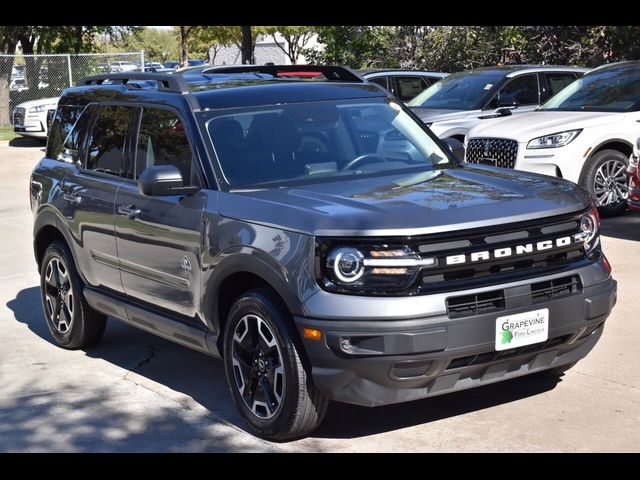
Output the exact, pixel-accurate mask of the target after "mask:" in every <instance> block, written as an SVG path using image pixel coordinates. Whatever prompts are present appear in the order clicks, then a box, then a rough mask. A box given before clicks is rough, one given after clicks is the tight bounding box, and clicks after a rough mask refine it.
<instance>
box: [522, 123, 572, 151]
mask: <svg viewBox="0 0 640 480" xmlns="http://www.w3.org/2000/svg"><path fill="white" fill-rule="evenodd" d="M581 131H582V129H581V128H580V129H578V130H567V131H566V132H558V133H552V134H550V135H545V136H544V137H538V138H534V139H533V140H530V141H529V143H528V144H527V148H529V149H531V148H557V147H564V146H565V145H568V144H570V143H571V142H572V141H573V139H574V138H576V137H577V136H578V134H579V133H580V132H581Z"/></svg>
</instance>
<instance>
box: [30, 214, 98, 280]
mask: <svg viewBox="0 0 640 480" xmlns="http://www.w3.org/2000/svg"><path fill="white" fill-rule="evenodd" d="M55 240H59V241H61V242H63V243H65V244H66V246H67V248H68V249H69V253H70V254H71V258H72V259H73V262H74V263H75V265H76V266H77V265H78V262H77V261H76V258H75V255H74V252H73V248H71V245H72V242H71V238H70V235H69V233H68V232H67V231H66V230H65V229H64V228H61V221H60V219H59V218H58V216H57V215H56V214H55V213H54V212H52V211H44V212H41V213H40V214H38V216H37V217H36V220H35V222H34V226H33V253H34V256H35V260H36V263H37V268H38V272H40V266H41V263H42V258H43V257H44V252H45V251H46V250H47V247H48V246H49V245H51V242H53V241H55ZM76 270H77V271H78V274H79V275H80V278H82V280H83V282H84V281H85V279H84V276H83V274H82V272H81V271H80V270H79V269H78V268H76Z"/></svg>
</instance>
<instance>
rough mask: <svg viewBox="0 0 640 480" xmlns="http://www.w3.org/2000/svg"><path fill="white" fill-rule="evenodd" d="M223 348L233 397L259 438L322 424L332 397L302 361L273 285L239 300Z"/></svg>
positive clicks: (290, 435) (293, 434) (288, 435)
mask: <svg viewBox="0 0 640 480" xmlns="http://www.w3.org/2000/svg"><path fill="white" fill-rule="evenodd" d="M223 348H224V363H225V371H226V374H227V382H228V384H229V390H230V392H231V397H232V398H233V401H234V403H235V406H236V408H237V409H238V412H239V413H240V415H241V416H242V417H243V419H244V420H245V421H246V422H247V423H248V424H249V426H250V427H251V430H253V432H254V433H255V434H256V435H257V436H259V437H262V438H265V439H268V440H276V441H283V440H292V439H294V438H300V437H303V436H305V435H307V434H309V433H310V432H312V431H313V430H315V429H316V428H317V427H318V425H320V423H321V422H322V419H323V418H324V415H325V413H326V411H327V404H328V400H327V398H326V397H325V396H324V395H322V394H321V393H320V392H319V391H318V390H317V389H316V387H315V386H314V385H313V382H312V380H311V376H310V375H309V373H308V370H307V369H306V368H305V365H304V364H303V360H302V347H301V345H300V341H299V338H298V337H297V334H296V332H295V330H294V326H293V321H292V319H291V314H290V313H289V312H288V311H287V309H286V307H285V306H283V305H282V302H281V301H280V300H279V298H278V297H277V296H276V295H274V294H273V293H272V292H271V291H270V290H269V289H262V288H261V289H257V290H252V291H250V292H247V293H245V294H243V296H242V297H240V298H239V299H237V300H236V301H235V303H234V304H233V305H232V307H231V310H230V312H229V315H228V317H227V322H226V324H225V327H224V343H223Z"/></svg>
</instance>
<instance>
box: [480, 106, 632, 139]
mask: <svg viewBox="0 0 640 480" xmlns="http://www.w3.org/2000/svg"><path fill="white" fill-rule="evenodd" d="M620 115H624V113H614V112H557V111H556V112H545V111H543V110H538V111H535V112H528V113H518V114H517V115H508V116H506V117H500V118H492V119H487V120H482V123H480V124H479V125H477V126H476V127H474V128H473V129H472V130H471V131H470V132H469V135H468V138H478V137H499V138H512V139H514V140H517V141H518V142H521V143H523V142H528V141H529V140H531V139H532V138H536V137H540V136H542V135H549V134H550V133H556V132H562V131H565V130H575V129H577V128H589V127H597V126H599V125H605V124H607V123H611V122H617V121H619V119H620Z"/></svg>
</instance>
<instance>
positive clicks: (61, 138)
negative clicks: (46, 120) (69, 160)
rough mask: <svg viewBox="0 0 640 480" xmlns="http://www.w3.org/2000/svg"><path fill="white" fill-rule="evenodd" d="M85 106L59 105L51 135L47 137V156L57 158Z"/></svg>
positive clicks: (50, 131)
mask: <svg viewBox="0 0 640 480" xmlns="http://www.w3.org/2000/svg"><path fill="white" fill-rule="evenodd" d="M84 108H85V107H84V106H67V105H62V106H58V108H57V110H56V113H55V116H54V118H53V123H52V124H51V127H50V128H49V136H48V139H47V158H52V159H54V160H56V159H57V158H58V155H60V152H61V151H62V147H63V145H64V142H65V140H66V139H67V137H68V136H69V133H71V130H72V129H73V126H74V125H75V124H76V121H77V120H78V118H80V115H81V114H82V112H83V111H84Z"/></svg>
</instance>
